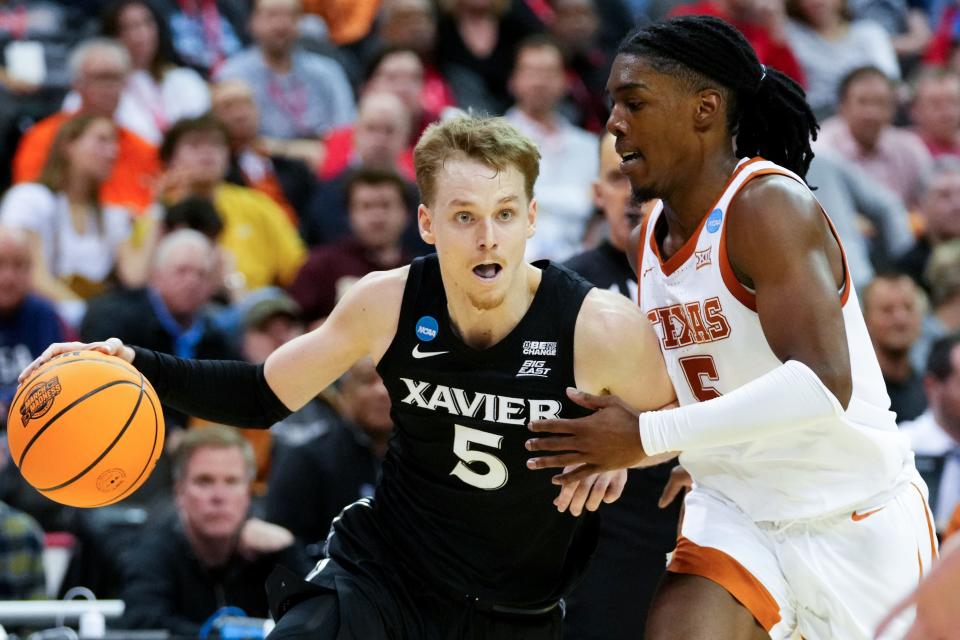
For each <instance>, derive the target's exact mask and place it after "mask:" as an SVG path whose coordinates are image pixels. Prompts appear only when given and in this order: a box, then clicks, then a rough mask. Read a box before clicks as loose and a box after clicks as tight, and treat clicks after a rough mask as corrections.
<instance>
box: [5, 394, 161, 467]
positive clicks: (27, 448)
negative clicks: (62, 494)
mask: <svg viewBox="0 0 960 640" xmlns="http://www.w3.org/2000/svg"><path fill="white" fill-rule="evenodd" d="M118 384H129V385H133V386H135V387H139V388H140V389H141V393H142V392H143V391H142V390H143V387H142V386H141V385H138V384H137V383H135V382H131V381H130V380H112V381H111V382H107V383H106V384H102V385H100V386H99V387H97V388H96V389H93V390H91V391H88V392H86V393H85V394H83V395H82V396H80V397H79V398H77V399H76V400H74V401H73V402H71V403H70V404H68V405H67V406H65V407H64V408H63V409H61V410H60V411H58V412H57V414H56V415H54V416H53V417H52V418H50V419H49V420H47V423H46V424H45V425H43V426H42V427H40V428H39V429H37V432H36V433H35V434H33V437H32V438H30V441H29V442H28V443H27V444H26V446H24V447H23V451H21V452H20V459H19V460H18V461H17V467H18V468H20V469H21V470H22V469H23V459H24V458H26V457H27V452H28V451H30V447H32V446H33V443H34V442H36V441H37V438H39V437H40V436H41V435H43V433H44V432H45V431H46V430H47V429H49V428H50V425H52V424H53V423H54V422H56V421H57V420H59V419H60V417H61V416H62V415H63V414H65V413H66V412H68V411H70V409H73V408H74V407H75V406H77V405H78V404H80V403H81V402H83V401H84V400H86V399H88V398H90V397H92V396H94V395H96V394H98V393H100V392H101V391H103V390H104V389H109V388H110V387H113V386H116V385H118Z"/></svg>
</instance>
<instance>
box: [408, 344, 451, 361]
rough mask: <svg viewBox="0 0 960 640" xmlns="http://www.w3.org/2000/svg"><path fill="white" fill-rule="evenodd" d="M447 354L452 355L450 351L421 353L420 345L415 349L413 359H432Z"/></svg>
mask: <svg viewBox="0 0 960 640" xmlns="http://www.w3.org/2000/svg"><path fill="white" fill-rule="evenodd" d="M445 353H450V352H449V351H420V345H415V346H414V347H413V354H412V355H413V357H414V358H416V359H417V360H420V359H421V358H432V357H433V356H442V355H443V354H445Z"/></svg>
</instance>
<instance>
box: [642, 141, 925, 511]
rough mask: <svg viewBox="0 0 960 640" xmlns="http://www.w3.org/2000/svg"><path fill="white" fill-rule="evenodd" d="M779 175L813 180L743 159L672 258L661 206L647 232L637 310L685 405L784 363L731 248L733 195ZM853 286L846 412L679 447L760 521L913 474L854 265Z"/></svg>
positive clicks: (829, 504)
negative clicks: (783, 429) (746, 438)
mask: <svg viewBox="0 0 960 640" xmlns="http://www.w3.org/2000/svg"><path fill="white" fill-rule="evenodd" d="M773 173H775V174H781V175H785V176H788V177H790V178H793V179H795V180H797V181H799V182H800V183H801V184H805V183H804V182H803V180H801V179H800V178H799V177H798V176H797V175H795V174H793V173H791V172H790V171H788V170H786V169H784V168H782V167H780V166H778V165H776V164H774V163H772V162H768V161H765V160H762V159H760V158H755V159H752V160H743V161H741V162H740V164H739V165H738V167H737V169H736V171H735V172H734V174H733V175H732V176H731V178H730V181H729V182H728V185H727V187H726V189H725V190H724V192H723V195H722V196H721V197H720V199H719V201H718V202H717V204H716V205H715V206H714V208H713V210H712V211H711V212H710V213H709V214H708V215H707V216H706V217H705V218H704V220H703V221H702V222H701V224H700V227H699V228H698V229H697V231H695V232H694V234H693V235H692V236H691V237H690V239H689V240H688V241H687V243H686V244H685V245H684V246H683V247H682V248H681V249H680V250H679V251H677V252H676V253H675V254H674V255H673V256H671V257H670V259H668V260H662V259H661V257H660V252H659V248H658V243H657V241H656V239H655V234H656V230H657V229H658V227H660V225H662V224H665V221H664V220H661V217H662V210H663V205H662V203H660V204H658V205H657V207H656V208H655V209H654V211H653V212H652V213H651V214H650V216H649V217H648V219H647V221H646V222H645V223H644V225H643V227H642V230H641V238H642V241H641V244H640V247H639V250H638V260H637V265H638V268H637V274H638V279H639V303H640V308H641V309H643V311H644V312H645V313H646V314H647V317H648V318H649V320H650V322H651V323H652V324H653V326H654V329H655V330H656V332H657V335H658V337H659V338H660V347H661V350H662V351H663V355H664V358H665V360H666V363H667V370H668V372H669V374H670V378H671V380H672V382H673V386H674V387H675V388H676V391H677V396H678V398H679V401H680V404H681V405H686V404H690V403H692V402H699V401H706V400H710V399H711V398H715V397H718V396H719V395H721V394H724V393H729V392H730V391H732V390H734V389H737V388H738V387H740V386H742V385H745V384H747V383H749V382H751V381H752V380H755V379H756V378H758V377H760V376H762V375H764V374H765V373H767V372H769V371H771V370H772V369H774V368H776V367H778V366H780V365H781V364H782V362H781V361H780V360H779V359H778V358H777V356H776V355H774V353H773V351H772V350H771V348H770V346H769V344H768V343H767V340H766V338H765V337H764V333H763V329H762V328H761V326H760V320H759V317H758V316H757V313H756V306H755V299H754V296H753V292H752V291H750V290H749V289H747V288H746V287H744V286H743V285H742V284H741V283H740V282H739V281H738V280H737V278H736V276H735V275H734V273H733V269H732V268H731V267H730V263H729V262H728V260H727V255H726V243H725V233H726V222H727V208H728V207H729V205H730V201H731V200H732V199H733V197H734V196H735V195H736V194H737V192H738V191H739V190H740V188H741V187H743V185H744V184H745V183H746V182H747V181H748V180H750V179H751V178H754V177H756V176H760V175H768V174H773ZM658 223H660V224H658ZM741 224H743V222H741ZM831 228H832V225H831ZM834 236H836V232H834ZM837 242H839V238H837ZM846 269H847V267H846V259H844V270H845V271H846ZM845 282H846V284H845V286H844V289H843V291H842V292H841V293H840V294H839V295H840V296H841V300H842V303H843V320H844V326H845V328H846V334H847V345H848V347H849V350H850V364H851V368H852V374H853V396H852V398H851V400H850V404H849V406H848V409H847V411H846V412H845V414H844V415H843V416H842V417H840V418H833V419H830V420H825V421H823V422H821V423H818V424H814V425H811V426H808V427H805V428H800V429H797V430H794V431H791V432H787V433H780V434H778V435H775V436H771V437H770V438H764V439H760V440H756V441H752V442H746V443H743V444H738V445H733V446H725V447H716V448H711V449H705V450H701V451H696V452H689V453H681V456H680V462H681V463H682V464H683V466H684V467H685V468H686V469H687V470H688V471H689V472H690V474H691V475H692V476H693V479H694V481H695V482H696V483H697V484H698V486H701V487H704V488H706V489H709V490H712V491H715V492H718V493H720V494H722V495H723V496H725V497H726V498H728V499H729V500H732V501H733V502H734V503H736V504H737V505H738V506H739V507H740V508H741V509H742V510H743V511H744V512H746V513H747V514H748V515H749V516H750V517H752V518H753V519H754V520H755V521H782V520H792V519H797V518H809V517H817V516H821V515H827V514H832V513H837V512H840V511H843V510H845V509H853V508H857V507H859V506H861V505H863V504H869V503H870V501H871V500H872V499H873V498H879V497H882V496H885V495H886V494H888V493H889V492H891V491H892V490H893V489H894V488H895V486H896V485H897V484H898V483H899V482H901V481H902V479H903V478H905V477H908V474H909V472H910V471H911V470H912V469H913V454H912V453H911V451H910V448H909V445H908V443H907V440H906V438H905V437H904V436H902V435H901V434H900V433H899V432H898V430H897V425H896V422H895V420H894V414H893V413H891V412H890V411H889V407H890V399H889V397H888V396H887V392H886V388H885V386H884V383H883V377H882V375H881V373H880V366H879V365H878V364H877V358H876V356H875V355H874V351H873V346H872V344H871V342H870V337H869V336H868V335H867V328H866V325H865V324H864V321H863V315H862V314H861V312H860V306H859V304H858V302H857V296H856V292H855V291H854V290H853V285H852V281H851V278H850V274H849V272H846V274H845ZM783 393H784V395H785V397H786V396H787V395H788V394H789V393H790V389H784V390H783Z"/></svg>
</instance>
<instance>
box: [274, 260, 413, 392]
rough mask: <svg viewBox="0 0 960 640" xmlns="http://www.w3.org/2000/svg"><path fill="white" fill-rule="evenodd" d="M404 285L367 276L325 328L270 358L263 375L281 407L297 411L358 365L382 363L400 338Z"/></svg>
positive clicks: (385, 276) (386, 277)
mask: <svg viewBox="0 0 960 640" xmlns="http://www.w3.org/2000/svg"><path fill="white" fill-rule="evenodd" d="M403 286H404V285H403V282H402V280H400V279H398V278H397V277H396V276H395V275H390V274H383V273H375V274H370V275H368V276H366V277H365V278H364V279H363V280H361V281H360V282H358V283H357V284H356V285H354V287H353V288H352V289H351V290H350V291H349V292H348V293H347V295H346V296H344V298H343V300H341V302H340V304H338V305H337V306H336V307H335V308H334V310H333V312H332V313H331V314H330V317H329V318H327V320H326V321H325V322H324V323H323V324H321V325H320V326H319V327H317V328H316V329H314V330H313V331H311V332H310V333H307V334H304V335H302V336H299V337H297V338H294V339H293V340H291V341H290V342H287V343H286V344H284V345H283V346H281V347H280V348H279V349H277V350H276V351H274V352H273V353H272V354H270V356H269V357H268V358H267V360H266V363H265V365H264V366H265V369H264V373H265V375H266V378H267V382H268V383H269V384H270V388H271V389H272V390H273V392H274V393H275V394H276V395H277V397H278V398H280V400H281V401H282V402H283V404H284V405H286V406H287V407H288V408H290V409H293V410H298V409H300V408H301V407H302V406H303V405H305V404H306V403H307V402H309V401H310V400H312V399H313V398H314V397H316V396H317V394H319V393H320V392H321V391H323V390H324V389H326V388H327V387H328V386H329V385H330V384H331V383H333V382H334V381H335V380H336V379H337V378H339V377H340V376H341V375H342V374H343V373H344V372H345V371H346V370H347V369H349V368H350V367H351V366H352V365H353V364H354V363H355V362H356V361H357V360H360V359H361V358H363V357H364V356H372V357H374V360H378V359H379V357H380V356H381V355H382V354H383V352H384V351H386V346H387V345H389V344H390V341H391V340H392V338H393V335H394V334H395V333H396V327H397V322H398V318H399V315H400V303H401V300H402V297H403Z"/></svg>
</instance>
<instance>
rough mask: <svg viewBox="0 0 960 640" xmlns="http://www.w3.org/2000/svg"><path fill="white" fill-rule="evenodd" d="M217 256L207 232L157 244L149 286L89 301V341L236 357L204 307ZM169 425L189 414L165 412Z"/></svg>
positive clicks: (180, 234)
mask: <svg viewBox="0 0 960 640" xmlns="http://www.w3.org/2000/svg"><path fill="white" fill-rule="evenodd" d="M215 268H216V256H215V250H214V247H213V244H212V243H211V242H210V240H208V239H207V237H206V236H204V235H203V234H202V233H200V232H198V231H194V230H192V229H180V230H177V231H174V232H172V233H170V234H169V235H167V236H166V237H165V238H164V239H163V240H161V241H160V244H159V245H158V246H157V250H156V254H155V255H154V258H153V265H152V267H151V269H150V278H149V282H148V284H147V286H146V287H144V288H141V289H118V290H115V291H111V292H109V293H107V294H105V295H103V296H100V297H98V298H94V299H92V300H91V301H90V305H89V308H88V310H87V315H86V317H84V319H83V322H82V324H81V326H80V335H81V337H82V338H83V339H84V340H101V339H103V338H107V337H109V336H114V335H116V336H124V339H126V340H131V341H137V342H136V343H137V344H149V345H151V347H150V348H152V349H156V350H157V351H162V352H164V353H172V354H175V355H178V356H181V357H196V358H208V359H212V358H234V357H237V354H236V351H235V350H234V349H233V347H232V346H231V342H230V340H229V338H228V336H226V335H225V334H224V333H223V332H222V331H221V330H220V329H219V328H218V327H217V326H216V325H215V324H214V322H213V320H212V318H211V315H210V314H209V313H208V312H207V310H206V309H205V307H206V305H207V303H209V302H210V298H211V296H212V295H213V290H214V287H213V286H212V282H213V279H214V278H213V276H214V274H213V271H214V269H215ZM165 416H166V418H167V424H171V425H174V426H182V425H183V424H184V421H185V416H183V415H182V414H179V413H175V412H172V411H170V410H167V411H165Z"/></svg>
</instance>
